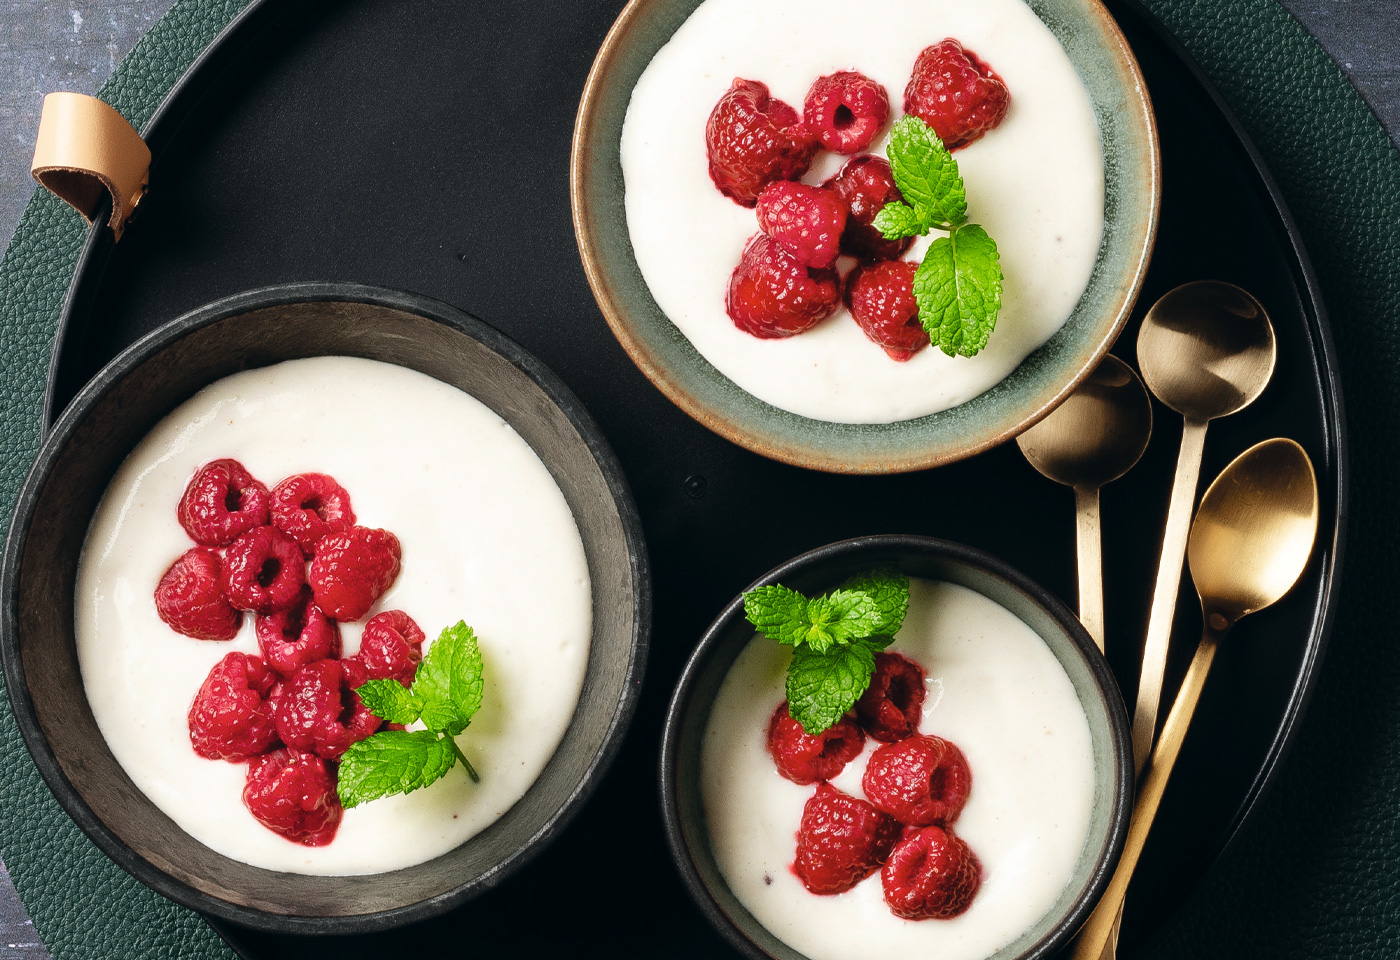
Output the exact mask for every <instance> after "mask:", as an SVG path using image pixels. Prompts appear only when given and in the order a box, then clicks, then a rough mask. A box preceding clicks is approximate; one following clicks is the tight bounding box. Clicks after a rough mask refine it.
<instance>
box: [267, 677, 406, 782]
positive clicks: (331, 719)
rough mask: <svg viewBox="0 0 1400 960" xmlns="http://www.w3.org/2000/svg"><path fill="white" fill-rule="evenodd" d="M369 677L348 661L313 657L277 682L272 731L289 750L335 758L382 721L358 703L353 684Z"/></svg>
mask: <svg viewBox="0 0 1400 960" xmlns="http://www.w3.org/2000/svg"><path fill="white" fill-rule="evenodd" d="M368 679H369V676H368V675H367V674H366V673H365V670H364V667H363V666H362V665H360V664H358V663H356V662H354V661H353V660H317V661H316V662H315V663H308V664H307V665H306V666H304V667H302V668H301V669H299V670H298V671H297V672H296V673H294V674H292V675H291V676H290V677H289V678H288V679H287V680H286V682H284V683H283V684H282V689H281V690H280V691H278V694H277V697H276V702H275V704H274V707H273V717H274V719H275V720H276V722H277V735H278V736H280V737H281V738H282V742H283V743H285V744H286V745H287V746H289V747H291V748H292V749H294V750H301V751H314V752H315V753H316V754H318V755H320V756H322V757H325V758H326V759H327V760H338V759H339V758H340V755H341V754H342V753H344V752H345V751H346V750H348V749H349V748H350V744H352V743H355V742H356V741H358V740H363V739H364V738H365V737H367V736H369V735H370V734H372V733H374V732H375V731H376V730H378V729H379V726H380V724H381V723H382V722H383V721H382V720H380V719H379V718H378V717H376V716H375V715H374V714H372V713H370V712H369V709H368V708H367V707H366V706H365V705H364V704H363V703H361V702H360V697H359V695H358V694H357V693H355V690H354V688H355V687H357V686H359V685H360V684H362V683H364V682H365V681H366V680H368Z"/></svg>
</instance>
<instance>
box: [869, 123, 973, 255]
mask: <svg viewBox="0 0 1400 960" xmlns="http://www.w3.org/2000/svg"><path fill="white" fill-rule="evenodd" d="M886 153H887V154H889V158H890V169H891V171H892V172H893V173H894V182H895V186H897V187H899V192H900V193H902V194H903V195H904V202H905V203H906V204H908V205H909V206H910V207H912V208H913V211H914V213H915V214H916V215H917V219H918V222H920V223H922V224H924V229H923V230H920V231H919V232H920V233H927V232H928V228H929V226H932V225H936V224H947V225H948V226H950V227H960V226H962V225H963V224H964V223H966V222H967V191H966V189H965V188H964V187H963V181H962V177H961V176H960V175H959V173H958V161H956V160H954V159H953V155H952V154H951V153H949V152H948V148H947V147H945V146H943V141H942V140H940V139H938V134H936V133H934V132H933V128H932V127H930V126H929V125H928V124H926V123H924V121H922V120H920V119H919V118H918V117H914V116H908V117H903V118H901V119H900V120H899V121H897V122H896V123H895V125H894V126H893V127H892V128H891V129H890V145H889V147H888V148H887V149H886ZM886 206H888V204H886ZM882 212H883V211H882ZM894 216H900V215H899V214H894ZM905 236H908V234H905Z"/></svg>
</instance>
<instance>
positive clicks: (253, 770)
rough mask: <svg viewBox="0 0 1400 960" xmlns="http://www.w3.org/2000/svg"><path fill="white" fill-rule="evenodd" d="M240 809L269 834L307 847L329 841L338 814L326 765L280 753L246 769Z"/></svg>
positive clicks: (292, 752)
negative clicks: (275, 833)
mask: <svg viewBox="0 0 1400 960" xmlns="http://www.w3.org/2000/svg"><path fill="white" fill-rule="evenodd" d="M243 805H244V806H245V807H247V808H248V812H249V813H251V814H252V815H253V816H254V817H256V818H257V819H258V822H259V823H261V824H262V825H263V826H265V827H267V828H268V829H269V830H274V831H276V832H277V833H280V834H282V836H284V837H286V838H287V839H288V840H291V841H292V842H293V843H300V844H303V845H305V846H308V847H324V846H325V845H326V844H328V843H330V842H331V841H332V840H334V839H335V831H336V828H337V827H339V826H340V816H341V814H342V813H344V811H343V810H342V809H341V806H340V797H339V796H338V795H337V794H336V791H335V775H334V774H333V773H331V769H330V766H329V765H328V764H327V763H326V761H325V760H323V759H321V758H320V757H318V756H316V754H314V753H298V752H297V751H295V750H288V749H286V748H283V749H281V750H274V751H273V752H271V753H267V754H264V755H263V756H261V757H256V758H254V760H253V762H252V763H250V764H248V780H247V782H246V783H245V784H244V786H243Z"/></svg>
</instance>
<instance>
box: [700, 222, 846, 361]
mask: <svg viewBox="0 0 1400 960" xmlns="http://www.w3.org/2000/svg"><path fill="white" fill-rule="evenodd" d="M840 304H841V278H840V277H839V276H837V274H836V271H835V270H818V269H815V268H812V267H804V266H803V265H802V264H801V263H800V262H799V261H798V259H797V258H796V257H794V256H793V255H792V254H790V253H788V252H787V250H785V249H784V248H783V245H782V244H780V243H778V242H777V241H776V240H774V239H773V238H772V237H769V236H768V235H767V234H762V233H759V234H755V235H754V236H753V237H752V238H750V240H749V243H748V246H746V247H745V248H744V255H743V258H742V259H740V261H739V265H738V266H737V267H735V268H734V273H733V274H732V275H731V276H730V278H729V292H728V295H727V296H726V297H725V301H724V309H725V312H727V313H728V314H729V318H730V319H731V320H733V321H734V326H736V327H738V328H739V329H740V330H742V331H744V332H745V333H750V334H753V335H754V336H755V337H759V338H760V339H763V340H773V339H777V338H779V337H791V336H795V335H796V334H799V333H801V332H802V331H804V330H807V329H809V328H811V327H813V326H815V325H816V324H818V323H820V322H821V321H823V320H825V319H826V318H827V317H829V316H831V315H832V313H834V312H835V311H836V308H837V307H838V306H840Z"/></svg>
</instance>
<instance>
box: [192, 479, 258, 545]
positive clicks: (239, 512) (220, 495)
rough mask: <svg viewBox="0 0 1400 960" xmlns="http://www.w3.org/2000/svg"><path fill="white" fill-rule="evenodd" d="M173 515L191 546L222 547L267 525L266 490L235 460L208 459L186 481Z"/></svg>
mask: <svg viewBox="0 0 1400 960" xmlns="http://www.w3.org/2000/svg"><path fill="white" fill-rule="evenodd" d="M175 515H176V516H177V517H178V518H179V520H180V526H182V527H184V528H185V532H186V533H188V534H189V535H190V539H192V540H193V541H194V542H195V543H197V544H199V545H200V546H202V547H222V546H224V545H226V544H229V543H232V542H233V541H234V540H235V539H237V538H238V537H239V536H240V535H242V534H244V533H247V532H248V531H249V530H252V529H253V528H254V527H261V526H262V525H263V524H265V523H267V517H268V495H267V487H265V486H263V485H262V484H261V483H259V482H258V481H257V480H254V479H253V475H252V474H251V473H249V472H248V471H247V470H245V469H244V468H243V464H241V463H239V462H238V461H237V460H211V461H210V462H209V463H206V464H205V465H204V466H202V467H200V468H199V469H198V470H197V471H195V475H194V476H193V477H192V478H190V482H189V483H188V484H187V485H186V486H185V493H184V496H182V497H180V505H179V506H178V507H177V508H176V510H175Z"/></svg>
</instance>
